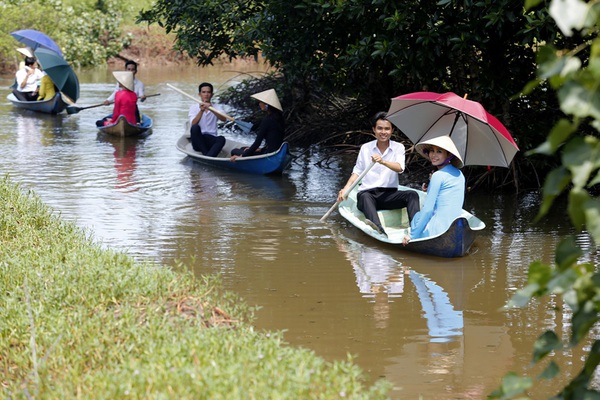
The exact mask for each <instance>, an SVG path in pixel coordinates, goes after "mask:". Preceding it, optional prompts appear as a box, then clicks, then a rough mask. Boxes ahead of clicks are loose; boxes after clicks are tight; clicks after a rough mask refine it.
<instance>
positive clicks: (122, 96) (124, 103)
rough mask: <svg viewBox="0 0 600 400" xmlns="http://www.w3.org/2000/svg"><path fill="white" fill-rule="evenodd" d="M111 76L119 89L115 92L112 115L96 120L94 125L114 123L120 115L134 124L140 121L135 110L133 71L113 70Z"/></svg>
mask: <svg viewBox="0 0 600 400" xmlns="http://www.w3.org/2000/svg"><path fill="white" fill-rule="evenodd" d="M113 76H114V77H115V79H116V80H117V82H118V83H119V88H120V90H119V91H117V93H116V94H115V105H114V108H113V113H112V117H110V118H105V119H104V120H100V121H97V122H96V125H97V126H107V125H113V124H116V123H117V121H118V120H119V117H120V116H121V115H123V116H124V117H125V119H126V120H127V122H129V123H130V124H132V125H136V124H138V122H139V121H140V116H139V112H138V111H137V95H136V94H135V92H134V86H133V73H132V72H131V71H114V72H113Z"/></svg>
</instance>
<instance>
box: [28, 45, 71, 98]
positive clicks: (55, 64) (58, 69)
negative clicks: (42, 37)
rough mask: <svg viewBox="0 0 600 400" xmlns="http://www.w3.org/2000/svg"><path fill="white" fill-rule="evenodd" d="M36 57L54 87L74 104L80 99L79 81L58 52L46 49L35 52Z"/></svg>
mask: <svg viewBox="0 0 600 400" xmlns="http://www.w3.org/2000/svg"><path fill="white" fill-rule="evenodd" d="M34 54H35V57H36V58H37V60H38V62H39V63H40V65H41V66H42V69H43V70H44V72H46V73H47V74H48V76H49V77H50V79H52V82H54V85H56V87H57V88H58V90H60V92H61V93H62V94H63V95H66V96H67V97H69V99H70V100H72V101H73V102H75V101H77V99H78V98H79V79H78V78H77V75H76V74H75V71H73V68H71V66H70V65H69V63H68V62H67V61H65V59H64V58H63V57H62V56H61V55H59V54H57V53H56V52H54V51H52V50H48V49H44V48H38V49H37V50H36V51H34Z"/></svg>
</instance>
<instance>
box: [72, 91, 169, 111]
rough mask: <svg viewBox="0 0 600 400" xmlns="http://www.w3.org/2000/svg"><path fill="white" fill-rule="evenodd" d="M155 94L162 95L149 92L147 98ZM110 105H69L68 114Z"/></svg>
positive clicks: (156, 94)
mask: <svg viewBox="0 0 600 400" xmlns="http://www.w3.org/2000/svg"><path fill="white" fill-rule="evenodd" d="M155 96H160V93H154V94H149V95H148V96H146V98H148V97H155ZM108 105H110V104H104V103H100V104H94V105H93V106H87V107H75V106H69V107H67V114H77V113H78V112H79V111H81V110H87V109H88V108H95V107H102V106H108Z"/></svg>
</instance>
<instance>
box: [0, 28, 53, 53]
mask: <svg viewBox="0 0 600 400" xmlns="http://www.w3.org/2000/svg"><path fill="white" fill-rule="evenodd" d="M10 35H11V36H12V37H14V38H15V39H16V40H17V41H19V42H21V43H23V44H24V45H25V46H29V47H31V48H32V49H33V50H37V49H39V48H40V47H41V48H45V49H50V50H52V51H55V52H57V53H58V54H59V55H60V56H61V57H62V55H63V54H62V52H61V51H60V47H58V45H57V44H56V43H55V42H54V40H52V39H50V37H49V36H48V35H46V34H45V33H42V32H39V31H36V30H34V29H22V30H20V31H14V32H11V34H10Z"/></svg>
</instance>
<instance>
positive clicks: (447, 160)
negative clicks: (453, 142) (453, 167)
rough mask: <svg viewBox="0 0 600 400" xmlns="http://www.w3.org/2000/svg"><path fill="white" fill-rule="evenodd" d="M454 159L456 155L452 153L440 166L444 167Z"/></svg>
mask: <svg viewBox="0 0 600 400" xmlns="http://www.w3.org/2000/svg"><path fill="white" fill-rule="evenodd" d="M453 159H454V155H451V156H450V157H448V158H447V159H446V161H444V162H443V163H441V164H440V167H443V166H444V165H448V164H450V163H451V162H452V160H453Z"/></svg>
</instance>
